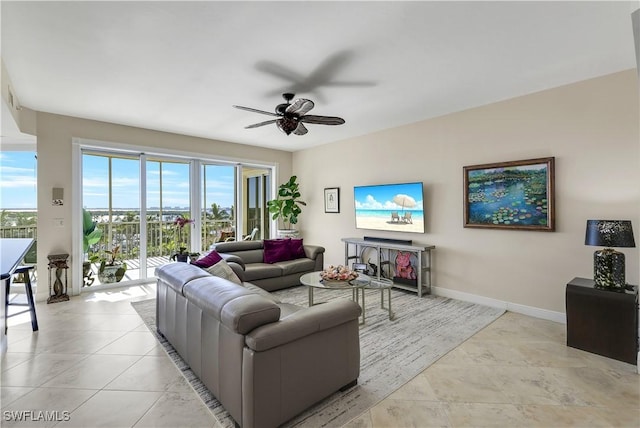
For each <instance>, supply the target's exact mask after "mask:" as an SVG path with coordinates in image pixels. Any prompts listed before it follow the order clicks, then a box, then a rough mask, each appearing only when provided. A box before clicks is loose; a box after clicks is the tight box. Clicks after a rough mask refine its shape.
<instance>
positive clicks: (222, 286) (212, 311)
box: [184, 277, 280, 334]
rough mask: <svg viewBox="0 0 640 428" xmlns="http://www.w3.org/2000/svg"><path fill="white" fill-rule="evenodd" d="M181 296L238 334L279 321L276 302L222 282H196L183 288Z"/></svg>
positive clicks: (210, 278)
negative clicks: (183, 295)
mask: <svg viewBox="0 0 640 428" xmlns="http://www.w3.org/2000/svg"><path fill="white" fill-rule="evenodd" d="M184 293H185V297H186V298H187V299H189V301H191V302H192V303H193V304H194V305H196V306H197V307H199V308H200V309H202V310H203V312H206V313H207V314H209V315H210V316H212V317H214V318H215V319H217V320H219V321H220V322H222V324H224V325H226V326H227V327H229V328H230V329H231V330H232V331H235V332H237V333H239V334H247V333H248V332H250V331H251V330H253V329H254V328H256V327H259V326H261V325H263V324H269V323H273V322H276V321H278V320H279V319H280V308H279V307H278V305H277V304H276V303H275V302H273V301H271V300H269V299H265V298H264V297H262V296H260V295H258V294H256V293H254V292H253V291H250V290H247V289H246V288H244V287H240V286H238V285H237V284H234V283H232V282H231V281H227V280H225V279H223V278H215V277H207V278H198V279H196V280H194V281H191V282H189V283H188V284H187V285H186V286H185V288H184Z"/></svg>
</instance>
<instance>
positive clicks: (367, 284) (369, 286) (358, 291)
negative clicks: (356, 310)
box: [300, 271, 394, 324]
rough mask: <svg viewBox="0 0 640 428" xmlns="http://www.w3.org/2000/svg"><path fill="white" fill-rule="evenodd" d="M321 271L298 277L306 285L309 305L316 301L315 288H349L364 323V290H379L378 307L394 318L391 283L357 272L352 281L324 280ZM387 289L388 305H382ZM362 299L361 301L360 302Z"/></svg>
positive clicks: (390, 317)
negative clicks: (374, 279) (359, 308)
mask: <svg viewBox="0 0 640 428" xmlns="http://www.w3.org/2000/svg"><path fill="white" fill-rule="evenodd" d="M320 274H321V272H320V271H317V272H310V273H306V274H304V275H302V276H301V277H300V282H301V283H302V284H303V285H306V286H307V288H308V289H309V306H313V305H315V304H316V303H315V302H314V300H313V291H314V290H315V289H317V288H322V289H325V290H351V299H352V300H353V301H355V302H356V303H358V304H359V305H360V307H361V308H362V322H361V324H364V322H365V319H366V309H365V308H366V306H365V290H380V307H381V308H382V309H388V311H389V319H390V320H392V319H393V318H394V314H393V312H392V311H391V287H392V285H393V284H392V283H391V282H389V283H386V282H378V281H372V280H371V278H370V277H368V276H367V275H364V274H359V275H358V277H357V278H356V279H354V280H352V281H348V282H347V281H324V280H322V278H321V277H320ZM385 290H386V291H387V296H388V297H387V300H388V307H387V308H385V307H384V294H385ZM360 299H362V303H360Z"/></svg>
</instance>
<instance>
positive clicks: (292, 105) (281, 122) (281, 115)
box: [234, 93, 344, 135]
mask: <svg viewBox="0 0 640 428" xmlns="http://www.w3.org/2000/svg"><path fill="white" fill-rule="evenodd" d="M293 97H295V94H291V93H285V94H282V98H284V100H285V102H284V103H282V104H278V105H277V106H276V109H275V113H271V112H269V111H264V110H258V109H255V108H251V107H243V106H234V107H235V108H238V109H240V110H246V111H252V112H254V113H261V114H266V115H269V116H275V117H277V119H271V120H267V121H264V122H260V123H254V124H253V125H249V126H245V129H250V128H257V127H259V126H264V125H270V124H272V123H275V124H276V126H277V127H278V129H280V130H281V131H282V132H284V133H285V134H287V135H290V134H292V133H293V134H295V135H304V134H306V133H307V132H308V130H307V128H306V126H304V123H314V124H317V125H342V124H343V123H344V119H342V118H341V117H335V116H316V115H313V114H307V112H308V111H309V110H311V109H312V108H313V106H314V105H315V104H313V101H311V100H307V99H305V98H298V99H296V100H294V101H293V102H291V100H293Z"/></svg>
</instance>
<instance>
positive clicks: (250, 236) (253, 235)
mask: <svg viewBox="0 0 640 428" xmlns="http://www.w3.org/2000/svg"><path fill="white" fill-rule="evenodd" d="M256 233H258V228H257V227H254V228H253V230H252V231H251V233H250V234H248V235H247V236H245V237H244V238H242V240H243V241H253V240H254V239H256Z"/></svg>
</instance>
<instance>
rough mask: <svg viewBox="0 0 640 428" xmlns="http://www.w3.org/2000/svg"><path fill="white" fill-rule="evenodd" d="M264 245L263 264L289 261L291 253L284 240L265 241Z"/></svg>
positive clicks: (286, 241) (287, 243)
mask: <svg viewBox="0 0 640 428" xmlns="http://www.w3.org/2000/svg"><path fill="white" fill-rule="evenodd" d="M263 245H264V260H263V261H264V262H265V263H277V262H282V261H285V260H291V251H290V249H289V242H288V240H286V239H265V240H264V241H263Z"/></svg>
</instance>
